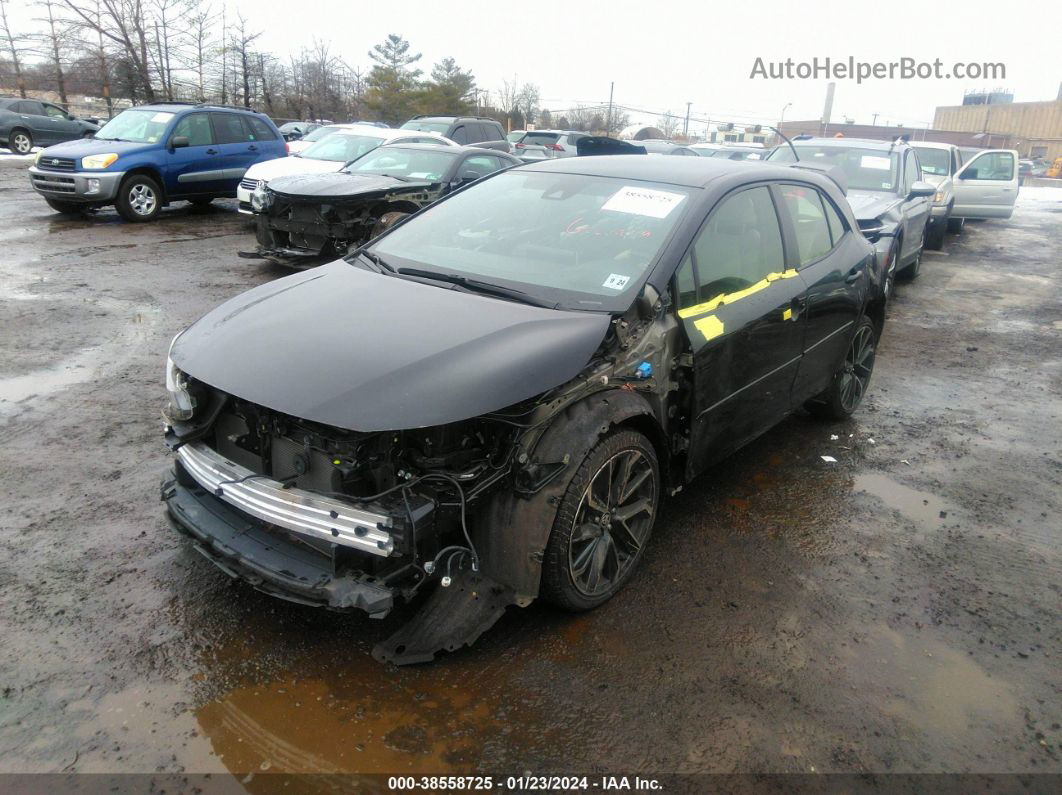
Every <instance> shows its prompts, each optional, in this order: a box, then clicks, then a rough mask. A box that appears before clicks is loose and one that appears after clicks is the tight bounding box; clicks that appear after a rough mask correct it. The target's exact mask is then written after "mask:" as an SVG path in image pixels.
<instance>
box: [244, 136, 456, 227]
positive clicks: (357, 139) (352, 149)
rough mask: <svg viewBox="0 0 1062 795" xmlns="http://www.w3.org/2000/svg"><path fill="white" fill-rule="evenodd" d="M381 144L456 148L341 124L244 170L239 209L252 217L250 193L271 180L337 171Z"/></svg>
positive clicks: (434, 139) (436, 139)
mask: <svg viewBox="0 0 1062 795" xmlns="http://www.w3.org/2000/svg"><path fill="white" fill-rule="evenodd" d="M384 144H436V145H437V146H459V144H457V143H455V142H454V141H451V140H450V139H449V138H446V137H445V136H442V135H439V134H438V133H433V132H422V131H418V130H396V129H391V128H383V127H373V126H370V125H357V124H349V125H343V126H342V127H341V128H339V129H338V130H336V131H335V132H333V133H332V134H331V135H328V136H326V137H324V138H322V139H321V140H319V141H317V142H315V143H313V144H311V145H310V146H309V147H308V148H306V149H304V150H303V151H302V152H300V153H299V154H296V155H290V156H288V157H278V158H276V159H275V160H266V161H264V162H262V163H256V164H255V165H253V166H251V167H250V168H249V169H247V172H246V173H245V174H244V175H243V179H241V180H240V184H239V187H237V188H236V198H237V199H238V200H239V203H240V205H239V210H240V212H241V213H244V214H246V215H252V214H253V211H252V209H251V194H252V193H253V192H254V191H255V189H257V188H259V187H265V186H266V184H268V183H269V180H271V179H275V178H276V177H287V176H292V175H295V174H323V173H327V172H330V171H340V170H342V168H343V166H345V165H346V164H347V163H349V162H351V161H352V160H357V159H358V158H359V157H361V156H362V155H364V154H366V153H367V152H371V151H372V150H373V149H375V148H376V147H378V146H383V145H384Z"/></svg>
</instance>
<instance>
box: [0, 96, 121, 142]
mask: <svg viewBox="0 0 1062 795" xmlns="http://www.w3.org/2000/svg"><path fill="white" fill-rule="evenodd" d="M99 128H100V125H99V119H79V118H77V117H75V116H71V115H70V114H69V113H67V112H66V111H65V110H63V109H62V108H60V107H59V106H58V105H53V104H51V103H50V102H41V101H39V100H36V99H19V98H18V97H0V144H2V145H4V146H6V147H7V148H8V149H10V150H11V151H12V152H14V153H15V154H18V155H28V154H29V153H30V150H31V149H33V147H35V146H51V145H52V144H59V143H62V142H63V141H73V140H76V139H77V138H91V137H92V136H93V135H95V133H96V131H97V130H99Z"/></svg>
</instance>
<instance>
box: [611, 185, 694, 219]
mask: <svg viewBox="0 0 1062 795" xmlns="http://www.w3.org/2000/svg"><path fill="white" fill-rule="evenodd" d="M685 198H686V196H685V195H684V194H682V193H671V192H670V191H666V190H652V189H650V188H639V187H636V186H634V185H624V186H623V187H622V188H620V189H619V190H618V191H616V192H615V193H613V194H612V196H611V197H609V200H608V201H607V202H605V203H604V204H603V205H601V209H602V210H612V211H613V212H617V213H629V214H631V215H647V216H649V217H650V218H667V217H668V215H669V214H670V213H671V211H672V210H674V209H675V208H676V207H678V206H679V203H680V202H681V201H682V200H683V199H685Z"/></svg>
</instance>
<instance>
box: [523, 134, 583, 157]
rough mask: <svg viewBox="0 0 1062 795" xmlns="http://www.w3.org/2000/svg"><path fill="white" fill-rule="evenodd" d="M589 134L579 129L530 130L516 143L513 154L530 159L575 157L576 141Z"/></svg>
mask: <svg viewBox="0 0 1062 795" xmlns="http://www.w3.org/2000/svg"><path fill="white" fill-rule="evenodd" d="M586 136H587V134H586V133H584V132H579V131H577V130H530V131H528V132H527V133H525V134H524V137H523V138H521V139H520V140H519V141H517V142H516V143H515V144H514V147H515V150H514V152H513V154H515V155H516V156H517V157H520V158H523V157H524V155H525V154H526V155H527V156H528V159H534V160H544V159H548V158H553V157H575V156H576V155H577V154H578V152H577V151H576V149H575V144H576V142H578V141H579V139H580V138H586Z"/></svg>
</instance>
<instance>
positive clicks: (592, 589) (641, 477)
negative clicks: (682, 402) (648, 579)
mask: <svg viewBox="0 0 1062 795" xmlns="http://www.w3.org/2000/svg"><path fill="white" fill-rule="evenodd" d="M660 493H661V483H660V465H659V463H658V462H657V458H656V451H655V450H654V449H653V445H652V444H651V443H650V442H649V440H648V439H647V438H645V436H643V435H642V434H640V433H638V432H637V431H633V430H623V429H621V430H617V431H614V432H613V433H611V434H610V435H608V436H606V437H604V438H603V439H601V440H600V441H598V443H597V444H596V445H594V447H593V448H591V450H590V452H589V453H587V455H586V458H585V459H583V463H582V464H581V465H580V466H579V468H578V469H577V470H576V471H575V474H574V475H573V476H572V479H571V481H569V483H568V488H567V490H566V491H565V493H564V497H563V499H562V500H561V503H560V507H559V508H558V509H557V515H556V518H555V519H554V521H553V529H552V530H551V532H550V535H549V541H548V543H547V544H546V553H545V557H544V558H543V561H542V587H541V590H540V593H541V595H542V597H543V598H544V599H546V600H548V601H550V602H552V603H553V604H555V605H557V606H558V607H562V608H564V609H565V610H571V611H573V612H582V611H584V610H591V609H593V608H595V607H597V606H598V605H600V604H603V603H604V602H606V601H608V600H609V599H611V598H612V597H613V596H614V595H615V594H616V593H617V592H618V591H619V590H620V589H621V588H622V587H623V586H624V585H625V584H626V583H627V580H629V579H630V576H631V573H632V572H633V571H634V569H635V567H636V566H637V565H638V562H639V561H640V560H641V558H642V554H643V553H644V551H645V547H646V544H647V543H648V541H649V538H650V536H651V535H652V531H653V524H654V523H655V522H656V513H657V506H658V504H659V500H660Z"/></svg>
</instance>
